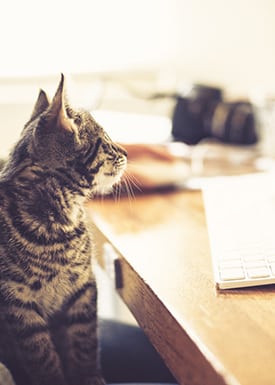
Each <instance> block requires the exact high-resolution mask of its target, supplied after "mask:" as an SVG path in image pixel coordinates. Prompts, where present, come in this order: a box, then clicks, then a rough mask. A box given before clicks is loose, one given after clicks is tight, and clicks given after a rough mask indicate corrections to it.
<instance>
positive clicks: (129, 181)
mask: <svg viewBox="0 0 275 385" xmlns="http://www.w3.org/2000/svg"><path fill="white" fill-rule="evenodd" d="M123 183H124V186H125V190H126V193H127V195H128V198H129V199H135V193H134V188H136V189H137V190H139V191H141V188H140V187H139V186H138V182H137V181H135V178H134V176H133V175H131V174H128V173H126V172H125V174H124V178H123ZM133 187H134V188H133Z"/></svg>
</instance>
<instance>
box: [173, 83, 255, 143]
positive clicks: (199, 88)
mask: <svg viewBox="0 0 275 385" xmlns="http://www.w3.org/2000/svg"><path fill="white" fill-rule="evenodd" d="M255 121H256V119H255V116H254V112H253V106H252V104H251V103H250V102H248V101H236V102H225V101H224V100H223V94H222V90H221V89H219V88H214V87H209V86H204V85H200V84H195V85H193V86H192V88H191V90H190V91H189V92H188V93H187V94H186V95H184V96H180V95H179V96H177V100H176V104H175V108H174V112H173V116H172V135H173V138H174V139H175V140H178V141H182V142H185V143H187V144H190V145H193V144H197V143H198V142H200V141H201V140H202V139H205V138H215V139H217V140H219V141H221V142H223V143H231V144H238V145H252V144H255V143H256V142H257V141H258V136H257V129H256V123H255Z"/></svg>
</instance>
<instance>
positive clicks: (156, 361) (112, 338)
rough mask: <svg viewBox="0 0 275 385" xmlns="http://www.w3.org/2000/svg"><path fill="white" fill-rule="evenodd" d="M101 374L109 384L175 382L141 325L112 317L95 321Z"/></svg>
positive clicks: (132, 384)
mask: <svg viewBox="0 0 275 385" xmlns="http://www.w3.org/2000/svg"><path fill="white" fill-rule="evenodd" d="M99 340H100V350H101V352H100V355H101V366H102V371H103V376H104V378H105V379H106V381H107V383H109V384H111V383H112V384H114V383H116V384H121V383H123V384H124V385H125V383H131V385H134V384H137V383H143V384H149V383H155V385H156V384H164V383H169V384H171V383H173V384H175V383H176V380H175V378H174V377H173V376H172V374H171V373H170V371H169V370H168V368H167V367H166V365H165V364H164V362H163V360H162V359H161V357H160V356H159V354H158V353H157V352H156V350H155V349H154V347H153V346H152V344H151V343H150V342H149V340H148V338H147V337H146V335H145V334H144V332H143V331H142V329H141V328H139V327H138V326H132V325H128V324H124V323H121V322H116V321H112V320H100V321H99Z"/></svg>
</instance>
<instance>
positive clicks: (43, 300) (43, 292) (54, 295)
mask: <svg viewBox="0 0 275 385" xmlns="http://www.w3.org/2000/svg"><path fill="white" fill-rule="evenodd" d="M73 278H74V279H73ZM89 279H90V278H89V274H87V272H86V271H82V270H81V269H75V270H73V271H72V270H69V271H66V270H65V271H63V272H62V273H59V274H58V275H57V276H56V277H54V278H53V279H52V280H51V281H50V282H47V281H43V280H40V281H35V282H34V283H33V284H32V286H31V292H30V291H29V295H32V298H33V300H34V301H35V303H36V304H37V305H38V308H39V309H40V311H41V312H42V313H43V316H44V317H46V318H47V317H50V316H51V315H53V314H54V313H56V312H59V311H61V310H62V308H63V306H64V304H65V303H66V302H67V301H68V299H69V298H70V297H71V296H72V295H73V293H75V292H76V291H77V290H78V288H79V287H80V286H81V285H82V284H83V282H86V281H88V280H89ZM35 285H37V288H35V287H34V286H35Z"/></svg>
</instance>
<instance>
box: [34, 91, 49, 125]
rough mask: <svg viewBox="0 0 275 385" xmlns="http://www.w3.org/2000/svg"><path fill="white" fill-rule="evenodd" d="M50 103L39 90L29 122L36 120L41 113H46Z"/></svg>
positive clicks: (44, 93)
mask: <svg viewBox="0 0 275 385" xmlns="http://www.w3.org/2000/svg"><path fill="white" fill-rule="evenodd" d="M49 105H50V102H49V99H48V96H47V94H46V92H45V91H43V90H40V92H39V95H38V98H37V100H36V102H35V105H34V108H33V111H32V114H31V118H30V120H34V119H35V118H37V117H38V116H39V115H40V114H41V113H42V112H44V111H46V109H47V108H48V107H49Z"/></svg>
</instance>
